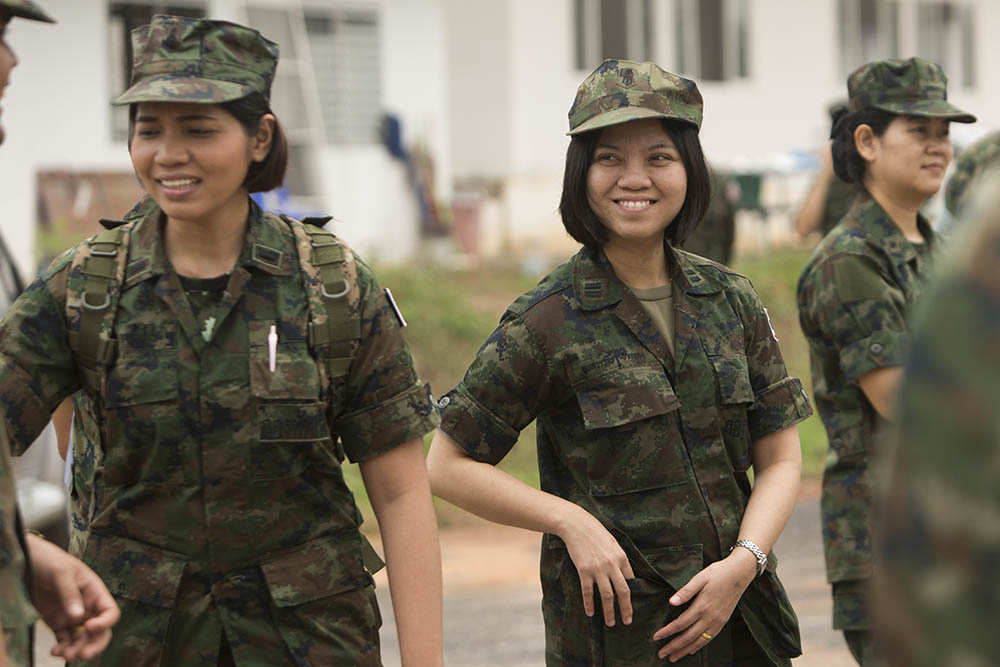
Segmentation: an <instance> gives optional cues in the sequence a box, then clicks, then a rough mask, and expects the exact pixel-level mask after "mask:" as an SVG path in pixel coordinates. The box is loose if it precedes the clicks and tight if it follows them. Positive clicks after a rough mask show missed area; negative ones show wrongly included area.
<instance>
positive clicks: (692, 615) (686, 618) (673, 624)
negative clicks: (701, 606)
mask: <svg viewBox="0 0 1000 667" xmlns="http://www.w3.org/2000/svg"><path fill="white" fill-rule="evenodd" d="M699 616H700V612H699V611H698V610H697V609H693V608H691V607H689V608H687V609H685V610H684V612H683V613H682V614H681V615H680V616H678V617H677V618H675V619H674V620H672V621H670V622H669V623H667V624H666V625H665V626H663V627H662V628H660V629H659V630H657V631H656V632H654V633H653V639H654V640H655V641H661V640H663V639H666V638H667V637H669V636H671V635H676V634H679V633H681V632H684V631H685V630H687V629H688V628H689V627H691V626H692V625H693V624H694V623H696V622H697V621H698V618H699Z"/></svg>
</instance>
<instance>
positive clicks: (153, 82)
mask: <svg viewBox="0 0 1000 667" xmlns="http://www.w3.org/2000/svg"><path fill="white" fill-rule="evenodd" d="M253 92H255V88H254V87H253V86H250V85H243V84H239V83H234V82H232V81H219V80H217V79H206V78H203V77H178V76H173V75H165V76H161V77H156V78H151V79H143V80H142V81H140V82H139V83H137V84H136V85H134V86H132V87H131V88H129V89H128V90H126V91H125V92H124V93H122V94H121V95H120V96H118V97H117V98H115V99H114V100H113V101H112V102H111V104H113V105H115V106H122V105H125V104H134V103H136V102H194V103H197V104H222V103H224V102H232V101H233V100H239V99H242V98H244V97H246V96H248V95H250V94H251V93H253Z"/></svg>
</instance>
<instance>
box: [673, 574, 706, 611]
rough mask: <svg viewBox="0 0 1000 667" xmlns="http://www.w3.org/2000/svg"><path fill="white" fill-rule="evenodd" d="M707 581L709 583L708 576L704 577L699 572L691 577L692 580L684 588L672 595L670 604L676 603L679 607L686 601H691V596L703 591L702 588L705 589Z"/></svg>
mask: <svg viewBox="0 0 1000 667" xmlns="http://www.w3.org/2000/svg"><path fill="white" fill-rule="evenodd" d="M707 583H708V577H703V576H702V575H701V572H699V573H698V574H696V575H694V576H693V577H691V581H689V582H687V583H686V584H684V587H683V588H681V589H680V590H679V591H677V592H676V593H674V594H673V595H672V596H671V597H670V604H672V605H674V606H675V607H679V606H680V605H682V604H684V603H685V602H688V601H690V600H691V598H693V597H694V596H695V595H697V594H698V593H699V592H701V589H703V588H704V587H705V585H706V584H707Z"/></svg>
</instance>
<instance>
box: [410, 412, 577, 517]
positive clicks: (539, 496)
mask: <svg viewBox="0 0 1000 667" xmlns="http://www.w3.org/2000/svg"><path fill="white" fill-rule="evenodd" d="M427 466H428V469H429V473H430V480H431V489H432V490H433V492H434V495H436V496H438V497H439V498H443V499H444V500H447V501H448V502H450V503H451V504H453V505H456V506H458V507H461V508H462V509H464V510H466V511H467V512H471V513H473V514H475V515H476V516H479V517H482V518H484V519H487V520H489V521H493V522H495V523H502V524H504V525H507V526H515V527H517V528H524V529H527V530H534V531H537V532H540V533H553V534H556V535H562V533H563V532H564V531H565V530H566V529H567V526H568V525H569V524H571V523H573V521H572V517H574V516H578V515H579V513H581V512H584V511H585V510H583V509H581V508H580V507H579V506H577V505H574V504H573V503H571V502H569V501H567V500H564V499H562V498H559V497H558V496H554V495H552V494H551V493H546V492H545V491H541V490H539V489H536V488H534V487H533V486H529V485H528V484H525V483H524V482H522V481H520V480H518V479H515V478H514V477H512V476H510V475H508V474H507V473H505V472H504V471H502V470H500V469H498V468H496V467H494V466H491V465H489V464H486V463H482V462H480V461H476V460H474V459H471V458H469V457H468V456H466V455H465V454H464V453H462V452H461V450H460V448H459V447H458V445H457V444H455V442H454V441H452V439H451V438H450V437H448V435H447V434H445V433H442V432H441V431H438V432H437V433H435V434H434V441H433V442H432V443H431V450H430V453H429V454H428V456H427Z"/></svg>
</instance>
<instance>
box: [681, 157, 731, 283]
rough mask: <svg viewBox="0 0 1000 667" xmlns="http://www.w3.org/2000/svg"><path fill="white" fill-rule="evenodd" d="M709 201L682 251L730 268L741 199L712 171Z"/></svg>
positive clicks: (724, 176) (727, 180)
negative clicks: (704, 212)
mask: <svg viewBox="0 0 1000 667" xmlns="http://www.w3.org/2000/svg"><path fill="white" fill-rule="evenodd" d="M711 174H712V199H711V201H710V202H709V205H708V212H707V213H706V214H705V217H704V218H702V220H701V224H699V225H698V226H697V227H696V228H695V230H694V231H693V232H691V235H690V236H688V237H687V239H685V241H684V243H683V244H681V247H682V248H684V249H685V250H687V251H688V252H693V253H694V254H696V255H701V256H702V257H707V258H708V259H710V260H712V261H714V262H719V263H720V264H729V263H730V262H731V261H732V259H733V241H734V240H735V239H736V204H737V203H738V202H739V199H740V190H739V187H740V186H739V184H737V182H736V181H735V180H734V179H732V178H730V177H729V175H728V174H725V173H723V172H721V171H716V170H714V169H713V170H711Z"/></svg>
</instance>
